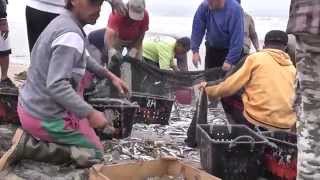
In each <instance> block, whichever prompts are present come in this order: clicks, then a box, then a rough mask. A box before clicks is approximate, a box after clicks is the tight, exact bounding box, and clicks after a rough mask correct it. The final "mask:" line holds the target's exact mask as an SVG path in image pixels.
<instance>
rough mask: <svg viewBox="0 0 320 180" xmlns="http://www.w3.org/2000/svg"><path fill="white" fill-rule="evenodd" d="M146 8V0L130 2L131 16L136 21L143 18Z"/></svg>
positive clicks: (131, 0)
mask: <svg viewBox="0 0 320 180" xmlns="http://www.w3.org/2000/svg"><path fill="white" fill-rule="evenodd" d="M145 8H146V3H145V0H129V2H128V9H129V17H130V18H131V19H133V20H136V21H141V20H143V18H144V11H145Z"/></svg>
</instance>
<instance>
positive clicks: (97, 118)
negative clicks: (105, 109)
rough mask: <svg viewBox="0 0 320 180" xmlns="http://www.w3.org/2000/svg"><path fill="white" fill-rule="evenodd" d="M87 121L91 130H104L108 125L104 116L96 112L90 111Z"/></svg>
mask: <svg viewBox="0 0 320 180" xmlns="http://www.w3.org/2000/svg"><path fill="white" fill-rule="evenodd" d="M88 121H89V123H90V126H91V127H92V128H101V129H103V128H105V127H106V126H107V125H108V121H107V119H106V117H105V115H104V114H103V113H102V112H100V111H97V110H94V111H92V112H91V113H90V114H89V115H88Z"/></svg>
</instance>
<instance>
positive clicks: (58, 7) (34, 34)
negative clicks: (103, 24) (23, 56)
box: [26, 0, 127, 52]
mask: <svg viewBox="0 0 320 180" xmlns="http://www.w3.org/2000/svg"><path fill="white" fill-rule="evenodd" d="M65 1H66V0H54V1H52V0H27V1H26V4H27V6H26V19H27V29H28V39H29V48H30V52H31V51H32V48H33V46H34V44H35V43H36V41H37V39H38V37H39V35H40V34H41V33H42V31H43V30H44V28H45V27H47V25H48V24H49V23H50V22H51V21H52V20H53V19H54V18H56V17H57V16H59V14H62V13H65V12H66V10H65V8H64V7H65ZM107 1H108V2H109V3H110V4H111V6H112V10H113V11H115V12H117V13H118V14H121V15H126V13H127V10H126V7H125V5H124V4H123V2H122V0H107Z"/></svg>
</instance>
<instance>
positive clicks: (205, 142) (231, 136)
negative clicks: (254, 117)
mask: <svg viewBox="0 0 320 180" xmlns="http://www.w3.org/2000/svg"><path fill="white" fill-rule="evenodd" d="M197 131H198V135H199V140H200V157H201V165H202V167H203V168H204V169H205V170H206V171H207V172H209V173H210V174H212V175H215V176H217V177H220V178H222V179H224V180H254V179H257V178H258V177H259V176H260V175H261V173H262V172H261V171H260V170H261V164H262V162H261V160H262V156H263V152H264V149H265V146H266V143H267V140H266V139H265V138H264V137H262V136H261V135H259V134H257V133H255V132H254V131H253V130H251V129H249V128H248V127H246V126H243V125H230V126H227V125H225V126H223V125H198V127H197Z"/></svg>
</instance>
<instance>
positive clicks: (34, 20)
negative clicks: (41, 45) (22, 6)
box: [26, 6, 59, 52]
mask: <svg viewBox="0 0 320 180" xmlns="http://www.w3.org/2000/svg"><path fill="white" fill-rule="evenodd" d="M58 15H59V14H53V13H48V12H44V11H39V10H37V9H33V8H31V7H29V6H27V7H26V20H27V29H28V40H29V50H30V52H31V51H32V48H33V46H34V44H35V43H36V41H37V39H38V37H39V36H40V34H41V33H42V31H43V30H44V29H45V28H46V27H47V25H48V24H49V23H50V22H51V21H52V20H53V19H54V18H56V17H57V16H58Z"/></svg>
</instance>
